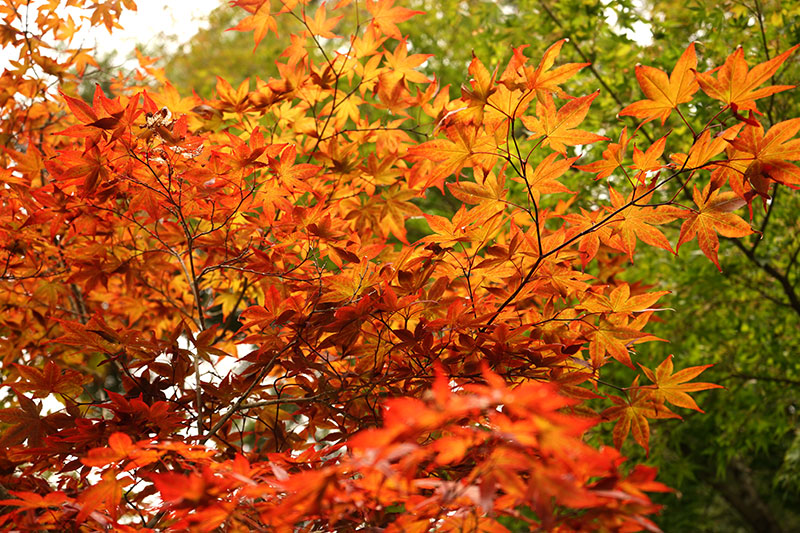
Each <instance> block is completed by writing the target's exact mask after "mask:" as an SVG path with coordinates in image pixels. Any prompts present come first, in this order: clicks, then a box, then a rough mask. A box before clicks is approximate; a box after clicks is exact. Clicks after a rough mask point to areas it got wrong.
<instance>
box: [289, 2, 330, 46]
mask: <svg viewBox="0 0 800 533" xmlns="http://www.w3.org/2000/svg"><path fill="white" fill-rule="evenodd" d="M325 7H326V4H320V5H319V6H318V7H317V10H316V11H315V12H314V18H310V17H308V16H307V15H306V14H305V13H303V22H304V23H305V24H306V25H307V26H308V31H310V32H311V34H312V35H315V36H317V37H322V38H323V39H340V38H341V35H336V34H335V33H333V31H332V30H333V29H334V28H335V27H336V25H337V24H338V23H339V21H340V20H342V17H344V15H339V16H338V17H333V18H330V19H329V18H328V14H327V9H325ZM276 34H277V32H276Z"/></svg>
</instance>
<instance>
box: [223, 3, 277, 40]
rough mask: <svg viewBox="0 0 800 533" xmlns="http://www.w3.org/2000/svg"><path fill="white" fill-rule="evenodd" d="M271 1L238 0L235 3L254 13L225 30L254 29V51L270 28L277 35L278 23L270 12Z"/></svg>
mask: <svg viewBox="0 0 800 533" xmlns="http://www.w3.org/2000/svg"><path fill="white" fill-rule="evenodd" d="M270 1H271V0H257V1H256V2H251V1H248V0H238V1H237V2H235V3H234V4H233V5H234V6H241V7H243V8H244V9H246V10H247V11H248V12H249V13H252V14H251V15H249V16H247V17H245V18H243V19H242V20H241V21H240V22H239V24H237V25H236V26H234V27H233V28H228V29H227V30H225V31H253V39H254V40H255V43H256V44H255V46H254V47H253V51H255V49H256V48H258V44H259V43H260V42H261V40H262V39H263V38H264V37H266V35H267V33H269V31H270V30H272V32H273V33H275V36H276V37H277V36H278V24H277V22H276V21H275V17H273V16H272V13H271V12H270Z"/></svg>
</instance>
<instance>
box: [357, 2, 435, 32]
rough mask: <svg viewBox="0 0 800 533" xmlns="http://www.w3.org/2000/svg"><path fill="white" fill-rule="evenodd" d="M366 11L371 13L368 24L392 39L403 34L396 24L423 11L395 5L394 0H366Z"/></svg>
mask: <svg viewBox="0 0 800 533" xmlns="http://www.w3.org/2000/svg"><path fill="white" fill-rule="evenodd" d="M366 7H367V11H368V12H369V13H370V15H372V20H370V26H373V27H375V29H376V30H378V33H381V34H384V35H386V36H387V37H391V38H393V39H398V40H400V39H402V37H403V35H402V34H401V33H400V29H399V28H398V27H397V24H399V23H401V22H404V21H406V20H408V19H410V18H411V17H413V16H414V15H421V14H423V13H425V12H424V11H414V10H413V9H408V8H406V7H396V6H395V5H394V0H367V3H366Z"/></svg>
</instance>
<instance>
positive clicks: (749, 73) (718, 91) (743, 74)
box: [697, 45, 800, 111]
mask: <svg viewBox="0 0 800 533" xmlns="http://www.w3.org/2000/svg"><path fill="white" fill-rule="evenodd" d="M798 47H800V45H795V46H793V47H791V48H790V49H789V50H787V51H785V52H784V53H782V54H780V55H778V56H775V57H773V58H772V59H770V60H769V61H765V62H763V63H760V64H758V65H756V66H755V67H753V68H752V70H748V68H747V63H746V62H745V60H744V50H743V49H742V47H741V46H739V47H737V48H736V51H735V52H733V53H732V54H731V55H729V56H728V58H727V59H726V60H725V63H724V64H723V65H722V66H721V67H718V68H715V69H713V70H710V71H708V72H705V73H700V72H697V81H698V83H699V84H700V87H702V89H703V91H704V92H705V93H706V94H707V95H708V96H710V97H711V98H714V99H715V100H720V101H722V102H724V103H725V105H726V106H730V107H732V108H733V109H734V111H736V110H748V111H757V109H756V103H755V101H756V100H758V99H759V98H764V97H765V96H770V95H771V94H775V93H777V92H780V91H785V90H787V89H793V88H794V85H771V86H769V87H763V88H761V89H758V88H757V87H758V86H759V85H761V84H762V83H764V82H765V81H767V80H768V79H769V78H770V77H772V75H773V74H775V71H777V70H778V68H779V67H780V66H781V65H782V64H783V62H784V61H786V58H788V57H789V55H791V54H792V52H794V51H795V50H797V48H798ZM714 73H716V74H717V77H716V78H714V76H713V74H714Z"/></svg>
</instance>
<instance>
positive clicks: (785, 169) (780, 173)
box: [729, 118, 800, 194]
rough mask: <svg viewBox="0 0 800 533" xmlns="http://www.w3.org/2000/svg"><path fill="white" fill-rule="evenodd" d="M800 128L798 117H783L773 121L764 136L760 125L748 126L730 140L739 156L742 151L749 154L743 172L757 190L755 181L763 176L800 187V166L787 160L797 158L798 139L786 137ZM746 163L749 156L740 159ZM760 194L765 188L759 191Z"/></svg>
mask: <svg viewBox="0 0 800 533" xmlns="http://www.w3.org/2000/svg"><path fill="white" fill-rule="evenodd" d="M798 130H800V118H795V119H791V120H785V121H783V122H779V123H777V124H775V125H774V126H773V127H771V128H770V129H769V131H768V132H767V134H766V135H764V128H763V127H762V126H761V124H758V125H757V126H750V125H748V126H747V127H746V128H745V129H744V130H743V131H742V134H741V135H740V136H739V137H737V138H735V139H733V140H732V141H729V142H730V144H731V146H733V148H735V149H736V150H739V151H740V152H742V154H738V156H739V157H738V159H740V160H741V159H744V158H743V157H741V156H742V155H743V154H749V155H751V156H752V160H751V161H750V162H749V163H748V168H747V170H746V171H745V177H746V178H747V179H748V180H749V181H750V182H751V184H752V185H754V188H755V189H756V190H759V189H760V188H759V187H757V186H756V184H757V183H758V182H757V180H759V179H763V177H769V178H770V179H772V180H774V181H777V182H779V183H783V184H785V185H789V186H790V187H800V168H798V166H797V165H795V164H793V163H789V161H797V160H798V159H800V139H794V140H791V141H790V140H789V139H791V138H792V137H794V136H795V135H796V134H797V131H798ZM743 162H744V163H747V162H748V159H745V160H744V161H743ZM759 192H760V193H762V194H763V193H764V192H765V191H763V189H762V190H759Z"/></svg>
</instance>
